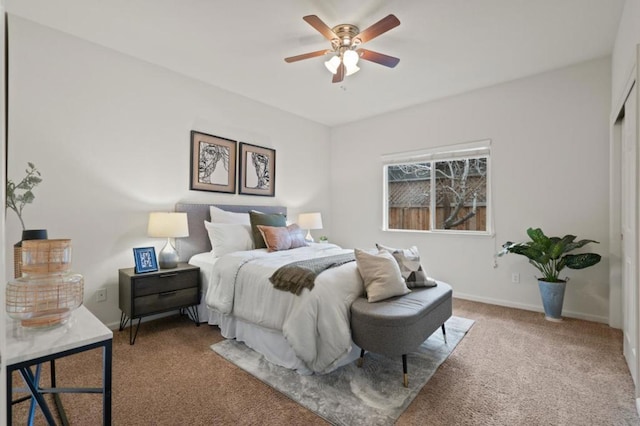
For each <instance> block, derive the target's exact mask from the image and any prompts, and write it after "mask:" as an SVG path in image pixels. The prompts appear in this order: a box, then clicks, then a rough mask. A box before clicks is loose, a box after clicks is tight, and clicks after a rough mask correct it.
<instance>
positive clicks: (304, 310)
mask: <svg viewBox="0 0 640 426" xmlns="http://www.w3.org/2000/svg"><path fill="white" fill-rule="evenodd" d="M211 206H214V207H217V208H218V209H221V210H223V211H225V212H232V213H247V212H249V211H250V210H257V211H260V212H262V213H265V214H267V215H270V214H274V213H279V214H283V215H286V208H284V207H280V206H237V205H212V204H191V203H178V204H176V211H178V212H186V213H187V215H188V222H189V237H186V238H180V239H177V240H176V246H177V250H178V253H179V255H180V259H181V261H185V262H189V263H191V264H193V265H195V266H199V267H200V273H201V286H202V299H201V303H200V305H199V306H198V315H199V318H200V320H201V321H202V322H207V323H209V324H211V325H217V326H219V327H220V330H221V333H222V335H223V336H224V337H225V338H228V339H237V340H238V341H241V342H244V343H245V344H246V345H247V346H249V347H251V348H252V349H254V350H256V351H257V352H259V353H261V354H262V355H263V356H264V357H265V358H266V359H267V360H269V361H270V362H272V363H275V364H277V365H280V366H283V367H285V368H289V369H293V370H296V371H298V372H299V373H301V374H313V373H327V372H330V371H332V370H335V369H336V368H338V367H340V366H342V365H345V364H347V363H349V362H351V361H353V360H355V359H356V358H357V357H358V356H359V348H358V347H357V346H356V345H355V344H354V343H353V342H352V340H351V333H350V327H349V315H350V313H349V307H350V305H351V302H353V300H355V298H357V297H358V296H360V295H361V294H363V291H364V286H363V283H362V279H361V277H360V275H359V273H358V271H357V267H356V263H355V262H346V263H344V264H343V265H341V266H338V267H334V268H331V269H328V270H326V271H324V272H322V273H321V274H319V275H318V277H317V278H316V280H315V286H314V287H313V289H312V290H311V291H309V290H307V289H305V290H303V291H302V292H301V293H300V294H298V295H296V294H293V293H291V292H287V291H282V290H276V289H274V288H273V285H272V284H271V283H270V282H269V280H268V278H269V277H270V276H271V275H272V273H273V272H274V271H275V270H277V269H278V268H279V267H280V266H284V265H287V264H289V263H291V262H294V261H299V260H303V259H309V258H318V257H325V256H340V255H347V253H348V252H350V250H345V249H342V248H341V247H338V246H337V245H334V244H328V243H318V244H310V245H309V246H306V247H299V248H293V249H290V250H282V251H275V252H268V251H267V250H266V249H249V250H238V251H231V252H228V251H224V253H223V255H222V256H216V253H214V252H213V251H215V249H214V250H213V251H212V245H211V240H210V237H209V233H208V232H207V230H208V229H209V228H207V229H205V221H207V222H215V220H214V221H212V219H211V216H210V207H211ZM210 225H211V224H210V223H208V224H207V226H210ZM220 226H222V225H220ZM216 244H218V243H216ZM236 278H237V279H236Z"/></svg>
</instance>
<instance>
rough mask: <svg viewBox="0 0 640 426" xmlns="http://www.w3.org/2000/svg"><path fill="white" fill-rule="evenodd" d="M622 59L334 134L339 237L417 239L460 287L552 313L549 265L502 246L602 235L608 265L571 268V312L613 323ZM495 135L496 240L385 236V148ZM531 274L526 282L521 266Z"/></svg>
mask: <svg viewBox="0 0 640 426" xmlns="http://www.w3.org/2000/svg"><path fill="white" fill-rule="evenodd" d="M610 64H611V63H610V60H609V58H603V59H600V60H595V61H591V62H587V63H584V64H580V65H576V66H572V67H569V68H565V69H561V70H557V71H553V72H549V73H545V74H541V75H538V76H534V77H531V78H526V79H522V80H517V81H513V82H510V83H506V84H502V85H498V86H494V87H490V88H487V89H483V90H478V91H474V92H470V93H467V94H463V95H460V96H455V97H451V98H446V99H443V100H440V101H437V102H432V103H428V104H424V105H420V106H416V107H413V108H409V109H406V110H402V111H398V112H396V113H391V114H387V115H385V116H380V117H376V118H372V119H369V120H364V121H361V122H357V123H353V124H348V125H344V126H341V127H338V128H335V129H333V130H332V142H331V146H332V149H331V155H332V181H331V197H332V206H333V210H332V221H333V228H332V234H331V235H330V238H331V240H332V241H335V242H337V243H338V244H342V245H344V246H349V247H353V246H355V247H373V246H374V244H375V243H376V242H381V243H385V244H387V245H390V246H396V247H407V246H410V245H417V246H418V248H419V250H420V253H421V254H422V257H423V265H424V266H426V268H427V272H428V273H429V274H430V275H432V276H434V277H436V278H439V279H442V280H445V281H448V282H449V283H450V284H451V285H452V286H453V288H454V295H456V296H458V297H466V298H470V299H476V300H481V301H487V302H491V303H497V304H501V305H507V306H515V307H522V308H526V309H533V310H541V309H542V308H541V302H540V296H539V293H538V289H537V282H536V280H535V278H534V276H535V274H536V272H537V270H535V269H534V268H533V267H532V266H531V265H529V264H528V263H527V261H526V259H524V258H523V257H520V256H516V255H510V256H507V257H504V258H500V259H499V261H498V265H499V266H498V267H497V268H495V269H494V267H493V263H494V257H493V256H494V253H495V252H496V251H497V249H498V248H499V247H500V245H501V244H503V243H504V242H506V241H507V240H511V241H521V240H524V239H526V234H525V230H526V228H528V227H541V228H542V229H543V230H544V231H545V232H547V234H551V235H558V234H562V235H564V234H568V233H571V234H574V235H577V236H578V237H579V238H590V239H595V240H597V241H600V242H601V244H599V245H595V244H593V245H591V246H589V247H590V248H591V249H593V250H594V251H596V252H598V253H600V254H602V255H603V261H602V262H601V263H600V264H599V265H596V266H595V267H592V268H590V269H587V270H583V271H571V270H569V272H568V275H569V276H570V277H571V281H570V283H569V285H568V287H567V294H566V296H565V304H564V311H563V313H564V314H565V315H567V316H575V317H581V318H587V319H592V320H597V321H601V322H606V321H607V316H608V310H609V306H608V292H609V290H608V261H607V258H606V254H607V253H608V244H609V243H608V241H609V236H608V226H609V222H608V221H609V216H608V203H609V201H608V200H609V198H608V197H609V196H608V180H609V166H608V164H609V163H608V149H609V148H608V140H609V130H608V116H609V105H610V102H609V100H610V98H611V94H610V81H611V80H610V78H611V73H610ZM479 139H491V140H492V180H493V185H492V186H493V188H492V191H493V201H494V204H493V205H494V211H495V232H496V236H495V238H492V237H483V236H463V235H436V234H429V233H399V232H395V233H394V232H383V231H381V224H382V190H381V185H382V162H381V158H380V157H381V155H382V154H388V153H394V152H403V151H411V150H417V149H422V148H428V147H435V146H442V145H450V144H457V143H462V142H469V141H474V140H479ZM513 272H518V273H520V275H521V282H520V283H519V284H512V283H511V274H512V273H513Z"/></svg>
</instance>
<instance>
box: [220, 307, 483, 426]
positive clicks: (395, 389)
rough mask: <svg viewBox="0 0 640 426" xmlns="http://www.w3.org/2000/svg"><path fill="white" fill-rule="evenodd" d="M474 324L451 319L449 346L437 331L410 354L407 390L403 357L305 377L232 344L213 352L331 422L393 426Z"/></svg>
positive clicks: (377, 358)
mask: <svg viewBox="0 0 640 426" xmlns="http://www.w3.org/2000/svg"><path fill="white" fill-rule="evenodd" d="M472 325H473V320H469V319H465V318H460V317H455V316H454V317H451V318H449V320H447V322H446V323H445V327H446V330H447V343H445V342H444V339H443V336H442V331H441V330H440V329H438V330H437V331H436V332H434V333H433V334H432V335H431V336H430V337H429V338H428V339H427V340H426V341H425V342H424V343H423V344H422V345H421V346H420V348H418V350H417V351H416V352H413V353H410V354H408V355H407V368H408V372H409V387H408V388H405V387H404V386H403V385H402V359H401V357H397V359H394V358H387V357H384V356H381V355H377V354H374V353H370V352H367V354H366V355H365V362H364V365H363V367H362V368H358V367H357V364H356V362H355V361H354V362H353V363H351V364H348V365H345V366H344V367H341V368H338V369H337V370H335V371H333V372H331V373H328V374H322V375H311V376H303V375H300V374H298V373H296V372H295V371H292V370H289V369H286V368H283V367H279V366H277V365H274V364H272V363H270V362H269V361H267V360H265V359H264V357H263V356H262V355H260V354H258V353H257V352H255V351H254V350H252V349H250V348H248V347H247V346H246V345H244V344H243V343H239V342H237V341H235V340H224V341H222V342H219V343H216V344H214V345H212V346H211V349H213V350H214V351H215V352H217V353H218V354H220V355H221V356H223V357H224V358H226V359H227V360H229V361H230V362H232V363H233V364H235V365H237V366H238V367H240V368H242V369H243V370H245V371H247V372H248V373H250V374H251V375H253V376H255V377H256V378H258V379H260V380H262V381H263V382H264V383H266V384H268V385H269V386H271V387H273V388H274V389H276V390H278V391H280V392H282V393H283V394H285V395H287V396H288V397H289V398H291V399H293V400H294V401H296V402H298V403H299V404H301V405H303V406H304V407H306V408H308V409H309V410H311V411H313V412H314V413H316V414H318V415H319V416H321V417H323V418H324V419H325V420H327V421H328V422H330V423H332V424H335V425H345V426H346V425H392V424H393V423H394V422H395V421H396V420H397V419H398V417H400V415H401V414H402V413H403V412H404V410H406V408H407V407H408V406H409V404H410V403H411V401H413V399H414V398H415V397H416V395H417V394H418V392H420V389H422V388H423V387H424V385H425V384H426V383H427V381H428V380H429V379H430V378H431V376H433V374H434V373H435V371H436V369H437V368H438V366H440V364H442V363H443V362H444V361H445V360H446V359H447V357H448V356H449V355H450V354H451V352H452V351H453V349H454V348H455V347H456V345H457V344H458V343H460V341H461V340H462V338H463V337H464V336H465V334H466V333H467V332H468V331H469V329H470V328H471V326H472Z"/></svg>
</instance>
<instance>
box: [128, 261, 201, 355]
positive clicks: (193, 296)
mask: <svg viewBox="0 0 640 426" xmlns="http://www.w3.org/2000/svg"><path fill="white" fill-rule="evenodd" d="M119 275H120V285H119V289H120V310H121V311H122V314H121V315H120V331H122V330H124V328H125V327H126V326H127V323H129V344H130V345H133V344H134V343H135V341H136V336H137V335H138V328H140V321H141V320H142V317H146V316H149V315H154V314H159V313H162V312H167V311H172V310H180V313H183V312H184V310H186V311H187V314H188V315H189V316H190V318H191V319H192V320H193V321H194V322H195V323H196V325H197V326H199V325H200V321H199V318H198V307H197V305H198V304H199V303H200V268H199V267H197V266H193V265H189V264H187V263H179V264H178V267H177V268H173V269H161V270H159V271H157V272H147V273H144V274H136V272H135V269H134V268H125V269H120V270H119ZM136 318H137V319H138V324H137V325H136V332H135V334H132V329H133V320H134V319H136Z"/></svg>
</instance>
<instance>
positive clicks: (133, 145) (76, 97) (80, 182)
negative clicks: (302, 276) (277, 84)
mask: <svg viewBox="0 0 640 426" xmlns="http://www.w3.org/2000/svg"><path fill="white" fill-rule="evenodd" d="M9 27H10V42H11V46H10V54H11V57H10V67H11V69H10V85H11V91H10V92H11V93H10V96H11V98H10V114H11V115H10V135H9V177H10V178H12V179H15V180H18V179H21V178H22V175H23V171H24V168H25V166H26V163H27V161H31V162H33V163H35V165H36V166H37V167H38V169H39V170H40V171H41V172H42V175H43V179H44V182H43V183H42V184H41V185H40V186H39V187H37V188H36V190H35V197H36V198H35V202H34V203H33V204H32V205H28V206H27V207H26V208H25V213H24V219H25V223H26V226H27V227H28V228H46V229H48V231H49V238H71V239H72V243H73V248H74V257H73V269H74V270H75V271H77V272H79V273H82V274H83V275H84V277H85V304H86V305H87V307H88V308H89V309H90V310H91V311H92V312H94V313H95V314H96V315H97V316H98V317H99V318H100V319H101V320H102V321H104V322H106V323H108V324H115V323H116V322H117V321H118V320H119V315H120V312H119V310H118V289H117V280H118V269H119V268H125V267H131V266H133V255H132V250H131V249H132V248H133V247H142V246H147V245H154V246H155V247H156V250H160V249H161V248H162V246H163V245H164V241H163V240H159V239H150V238H148V237H147V236H146V226H147V217H148V213H149V212H150V211H155V210H165V211H167V210H172V209H173V206H174V204H175V203H176V202H178V201H184V200H187V201H197V202H215V203H223V204H224V203H226V204H262V205H265V204H270V205H286V206H288V207H289V213H290V215H291V216H292V217H295V215H296V214H297V213H298V212H300V211H308V210H311V211H327V212H328V210H329V206H330V197H329V183H330V182H329V175H328V170H327V167H326V165H327V164H328V163H329V160H330V152H329V148H328V147H329V137H330V133H329V130H328V128H326V127H324V126H321V125H319V124H316V123H313V122H310V121H307V120H304V119H301V118H299V117H296V116H293V115H291V114H288V113H284V112H282V111H280V110H276V109H274V108H271V107H267V106H265V105H263V104H260V103H257V102H254V101H252V100H249V99H246V98H243V97H240V96H237V95H234V94H231V93H229V92H226V91H223V90H219V89H216V88H214V87H211V86H209V85H206V84H203V83H200V82H198V81H195V80H192V79H188V78H185V77H182V76H180V75H177V74H175V73H173V72H170V71H168V70H165V69H163V68H159V67H157V66H154V65H150V64H148V63H145V62H142V61H140V60H137V59H134V58H131V57H128V56H125V55H122V54H119V53H117V52H114V51H112V50H109V49H105V48H103V47H100V46H98V45H95V44H91V43H89V42H86V41H83V40H81V39H78V38H75V37H72V36H69V35H66V34H63V33H61V32H58V31H55V30H51V29H49V28H46V27H43V26H40V25H38V24H35V23H32V22H29V21H26V20H23V19H20V18H16V17H13V16H11V17H10V22H9ZM191 130H199V131H202V132H206V133H211V134H214V135H218V136H222V137H226V138H230V139H235V140H238V141H243V142H248V143H252V144H256V145H260V146H266V147H270V148H275V149H276V197H275V198H270V197H255V196H245V195H229V194H216V193H211V192H200V191H190V190H189V189H188V188H189V161H190V159H189V147H190V139H189V138H190V134H189V132H190V131H191ZM325 227H326V228H328V229H330V227H331V220H330V218H329V216H328V215H327V218H326V221H325ZM20 234H21V228H20V223H19V221H18V220H17V218H16V216H15V215H14V214H13V213H12V212H8V218H7V243H6V246H7V248H8V249H9V250H8V253H7V256H6V257H7V258H9V257H10V256H12V251H11V250H12V249H11V246H12V244H13V243H15V242H17V241H19V240H20ZM7 269H8V270H7V275H9V274H13V270H12V269H13V268H7ZM102 287H106V288H107V295H108V300H107V302H102V303H96V302H94V300H95V292H96V290H97V289H99V288H102Z"/></svg>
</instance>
